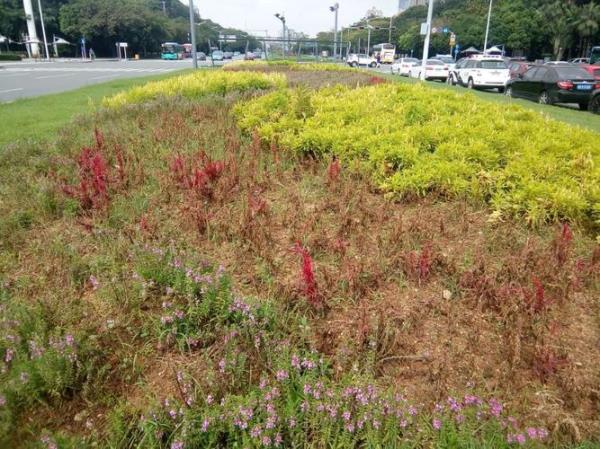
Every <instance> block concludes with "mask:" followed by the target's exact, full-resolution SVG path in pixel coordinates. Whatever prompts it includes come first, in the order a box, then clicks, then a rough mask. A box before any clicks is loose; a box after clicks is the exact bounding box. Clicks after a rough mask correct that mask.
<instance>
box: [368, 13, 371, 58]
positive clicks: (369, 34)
mask: <svg viewBox="0 0 600 449" xmlns="http://www.w3.org/2000/svg"><path fill="white" fill-rule="evenodd" d="M367 30H368V31H367V56H369V55H370V54H371V25H369V19H368V18H367Z"/></svg>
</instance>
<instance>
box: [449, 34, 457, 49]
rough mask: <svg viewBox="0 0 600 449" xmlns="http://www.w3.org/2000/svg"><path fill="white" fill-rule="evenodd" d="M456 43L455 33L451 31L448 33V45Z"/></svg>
mask: <svg viewBox="0 0 600 449" xmlns="http://www.w3.org/2000/svg"><path fill="white" fill-rule="evenodd" d="M455 44H456V34H454V33H452V34H451V35H450V46H451V47H452V46H454V45H455Z"/></svg>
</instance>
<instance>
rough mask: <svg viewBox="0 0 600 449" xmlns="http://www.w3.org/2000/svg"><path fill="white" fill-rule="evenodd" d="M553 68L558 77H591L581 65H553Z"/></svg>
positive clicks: (575, 78)
mask: <svg viewBox="0 0 600 449" xmlns="http://www.w3.org/2000/svg"><path fill="white" fill-rule="evenodd" d="M554 70H556V73H557V74H558V77H559V78H560V79H565V80H587V79H590V78H591V75H590V74H589V73H588V72H587V71H585V70H583V69H582V68H581V67H555V68H554Z"/></svg>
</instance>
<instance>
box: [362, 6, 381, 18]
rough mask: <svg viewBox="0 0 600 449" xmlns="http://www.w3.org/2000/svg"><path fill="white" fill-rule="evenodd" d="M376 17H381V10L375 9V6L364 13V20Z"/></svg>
mask: <svg viewBox="0 0 600 449" xmlns="http://www.w3.org/2000/svg"><path fill="white" fill-rule="evenodd" d="M377 17H383V12H382V11H381V9H377V8H376V7H375V6H372V7H371V8H369V9H367V12H366V13H365V19H375V18H377Z"/></svg>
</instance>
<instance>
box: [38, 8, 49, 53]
mask: <svg viewBox="0 0 600 449" xmlns="http://www.w3.org/2000/svg"><path fill="white" fill-rule="evenodd" d="M38 9H39V10H40V23H41V24H42V35H43V36H44V48H45V49H46V61H50V53H48V39H46V27H45V26H44V13H43V12H42V0H38Z"/></svg>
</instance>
